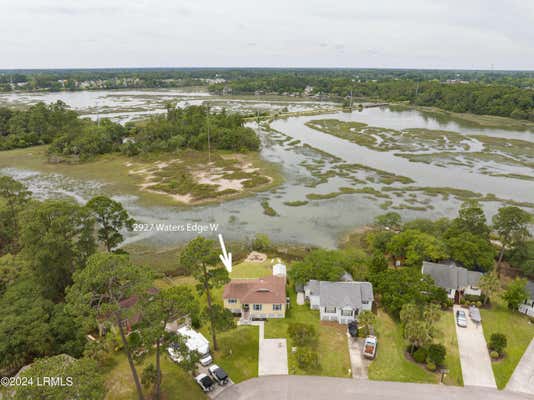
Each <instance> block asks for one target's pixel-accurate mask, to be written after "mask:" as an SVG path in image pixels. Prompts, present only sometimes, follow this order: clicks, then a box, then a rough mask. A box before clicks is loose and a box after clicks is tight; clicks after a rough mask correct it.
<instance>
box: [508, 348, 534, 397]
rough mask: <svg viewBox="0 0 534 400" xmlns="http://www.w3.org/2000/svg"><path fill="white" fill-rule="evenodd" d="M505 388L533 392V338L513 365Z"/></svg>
mask: <svg viewBox="0 0 534 400" xmlns="http://www.w3.org/2000/svg"><path fill="white" fill-rule="evenodd" d="M506 390H511V391H514V392H523V393H530V394H534V339H532V341H531V342H530V345H529V346H528V347H527V350H526V351H525V354H523V357H521V360H520V361H519V364H517V366H516V367H515V371H514V373H513V374H512V377H511V378H510V380H509V381H508V385H506Z"/></svg>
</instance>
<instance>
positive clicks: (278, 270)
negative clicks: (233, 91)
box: [273, 264, 287, 276]
mask: <svg viewBox="0 0 534 400" xmlns="http://www.w3.org/2000/svg"><path fill="white" fill-rule="evenodd" d="M286 273H287V268H286V266H285V265H284V264H275V265H273V275H274V276H286Z"/></svg>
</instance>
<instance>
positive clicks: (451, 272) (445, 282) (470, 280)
mask: <svg viewBox="0 0 534 400" xmlns="http://www.w3.org/2000/svg"><path fill="white" fill-rule="evenodd" d="M421 272H422V273H423V274H425V275H429V276H431V277H432V278H433V279H434V282H435V283H436V285H437V286H439V287H442V288H444V289H455V290H458V289H464V288H467V287H469V286H478V284H479V281H480V278H481V277H482V275H483V274H482V272H477V271H469V270H467V269H466V268H464V267H458V266H457V265H456V264H454V263H451V264H438V263H433V262H428V261H423V268H422V269H421Z"/></svg>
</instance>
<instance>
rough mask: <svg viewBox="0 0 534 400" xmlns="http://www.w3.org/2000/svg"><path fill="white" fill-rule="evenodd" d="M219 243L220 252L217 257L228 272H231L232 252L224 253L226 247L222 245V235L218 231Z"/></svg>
mask: <svg viewBox="0 0 534 400" xmlns="http://www.w3.org/2000/svg"><path fill="white" fill-rule="evenodd" d="M219 243H220V244H221V250H222V252H223V253H222V254H219V258H220V259H221V261H222V263H223V264H224V266H225V267H226V270H227V271H228V273H230V272H232V253H226V247H225V246H224V240H223V237H222V235H221V234H220V233H219Z"/></svg>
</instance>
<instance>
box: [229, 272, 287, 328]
mask: <svg viewBox="0 0 534 400" xmlns="http://www.w3.org/2000/svg"><path fill="white" fill-rule="evenodd" d="M273 272H275V271H273ZM276 272H282V271H280V270H277V271H276ZM284 272H285V271H284ZM223 300H224V307H225V308H226V309H228V310H230V311H231V312H232V313H233V314H236V315H240V316H241V319H242V321H250V320H253V319H265V318H284V317H285V314H286V307H287V305H286V302H287V296H286V277H285V273H284V274H283V275H281V276H274V275H273V276H267V277H264V278H257V279H232V280H231V281H230V283H229V284H227V285H226V286H225V287H224V292H223Z"/></svg>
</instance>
